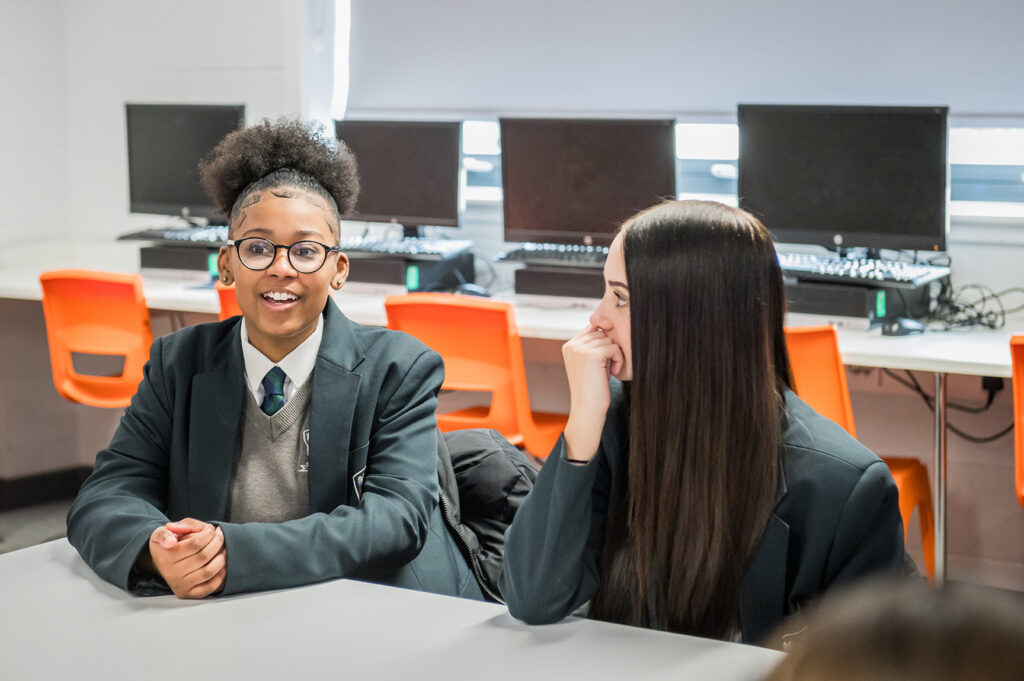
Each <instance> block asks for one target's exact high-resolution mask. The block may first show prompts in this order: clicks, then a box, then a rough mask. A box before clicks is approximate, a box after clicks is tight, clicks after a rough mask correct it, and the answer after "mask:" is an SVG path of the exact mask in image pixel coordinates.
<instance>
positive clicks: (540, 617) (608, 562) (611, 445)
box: [500, 201, 904, 642]
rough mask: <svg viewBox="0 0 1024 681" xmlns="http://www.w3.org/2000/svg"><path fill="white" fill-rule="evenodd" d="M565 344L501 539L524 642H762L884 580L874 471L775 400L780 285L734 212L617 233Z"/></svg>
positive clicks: (709, 206) (660, 217)
mask: <svg viewBox="0 0 1024 681" xmlns="http://www.w3.org/2000/svg"><path fill="white" fill-rule="evenodd" d="M604 274H605V280H606V282H605V295H604V298H603V299H602V300H601V302H600V304H599V305H598V307H597V309H596V310H595V311H594V313H593V314H592V315H591V317H590V324H589V325H588V326H587V328H585V329H583V330H582V331H581V332H580V333H579V334H577V335H576V336H575V337H574V338H573V339H572V340H570V341H569V342H568V343H566V344H565V346H564V347H563V350H562V353H563V356H564V358H565V365H566V371H567V373H568V378H569V390H570V413H569V420H568V423H567V424H566V428H565V432H564V434H563V437H562V439H561V440H560V441H559V442H558V444H557V445H556V446H555V449H554V451H553V452H552V453H551V455H550V456H549V457H548V459H547V461H546V463H545V465H544V468H543V470H542V471H541V473H540V476H539V477H538V479H537V483H536V487H534V489H533V491H532V492H531V493H530V495H529V496H528V497H527V499H526V501H525V502H524V504H523V506H522V507H521V508H520V509H519V512H518V513H517V514H516V516H515V518H514V520H513V522H512V526H511V527H510V528H509V531H508V533H507V535H506V545H505V563H504V567H503V570H502V574H501V580H500V587H501V591H502V595H503V596H504V598H505V600H506V601H507V602H508V606H509V610H510V611H511V613H512V614H513V615H514V616H516V617H518V618H520V619H523V620H525V621H527V622H530V623H544V622H552V621H556V620H559V619H561V618H563V617H565V616H566V615H569V614H570V613H572V612H574V611H576V610H577V609H578V608H580V607H581V606H583V605H584V604H589V605H588V610H587V614H588V615H589V616H590V617H593V618H597V619H603V620H609V621H612V622H620V623H625V624H632V625H636V626H642V627H652V628H656V629H663V630H667V631H674V632H680V633H687V634H695V635H699V636H706V637H714V638H723V639H735V640H743V641H747V642H760V641H762V640H764V638H765V636H766V635H767V634H768V633H769V632H770V631H772V630H773V629H775V628H776V627H777V626H778V625H780V624H781V623H782V622H783V620H784V619H785V618H786V617H788V616H789V615H791V614H794V613H796V612H797V611H799V609H800V608H801V607H802V606H803V605H804V604H805V603H806V602H808V601H810V600H812V599H814V598H816V597H817V596H818V595H819V594H821V593H822V592H823V591H825V590H827V589H829V588H831V587H833V586H834V585H837V584H841V583H843V582H848V581H851V580H854V579H858V578H860V577H862V576H864V575H868V574H874V573H887V572H889V573H891V572H896V573H899V572H900V570H901V569H902V566H903V561H904V550H903V530H902V524H901V520H900V514H899V508H898V504H897V492H896V486H895V484H894V483H893V481H892V477H891V475H890V474H889V471H888V469H887V468H886V466H885V464H884V463H883V462H882V461H881V459H879V458H877V457H876V456H875V455H874V454H872V453H871V452H870V451H868V450H867V449H865V448H864V447H863V446H861V445H860V444H859V443H858V442H857V441H856V440H854V439H853V438H852V437H850V436H849V435H848V434H847V433H846V431H844V430H843V429H842V428H840V427H839V426H837V425H836V424H834V423H832V422H831V421H828V420H826V419H825V418H823V417H821V416H819V415H818V414H817V413H815V412H814V411H812V410H811V409H810V408H809V407H808V406H807V405H806V404H804V402H802V401H801V400H800V398H798V397H797V396H796V395H795V394H794V393H793V391H792V390H791V386H790V383H791V382H790V375H789V360H788V357H787V354H786V346H785V338H784V334H783V325H782V322H783V314H784V310H785V297H784V290H783V282H782V275H781V273H780V270H779V266H778V260H777V257H776V254H775V249H774V247H773V245H772V241H771V236H770V235H769V233H768V231H767V230H766V229H765V228H764V226H763V225H761V223H760V222H758V221H757V220H756V219H755V218H754V217H752V216H751V215H749V214H748V213H746V212H744V211H742V210H739V209H736V208H730V207H727V206H724V205H721V204H717V203H711V202H702V201H670V202H666V203H663V204H661V205H658V206H655V207H653V208H651V209H649V210H647V211H645V212H642V213H640V214H639V215H636V216H635V217H633V218H631V219H630V220H628V221H627V222H626V223H625V224H624V225H623V227H622V229H621V231H620V233H619V234H618V235H617V236H616V237H615V240H614V241H613V242H612V245H611V248H610V250H609V254H608V259H607V261H606V264H605V269H604Z"/></svg>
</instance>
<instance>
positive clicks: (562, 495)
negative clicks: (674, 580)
mask: <svg viewBox="0 0 1024 681" xmlns="http://www.w3.org/2000/svg"><path fill="white" fill-rule="evenodd" d="M611 387H612V403H611V406H610V408H609V411H608V417H607V419H606V422H605V427H604V431H603V433H602V437H601V445H600V447H599V449H598V452H597V454H596V455H595V457H594V458H593V459H592V460H591V461H590V462H588V463H587V464H585V465H579V464H574V463H571V462H569V461H568V460H567V459H566V451H565V442H564V440H559V442H558V444H557V445H556V447H555V449H554V450H553V451H552V453H551V455H550V456H549V457H548V459H547V461H546V462H545V464H544V468H543V469H542V470H541V473H540V475H539V476H538V478H537V483H536V486H535V487H534V489H533V491H532V492H531V493H530V494H529V496H528V497H527V498H526V500H525V501H524V502H523V505H522V507H521V508H520V509H519V512H518V513H517V514H516V516H515V519H514V520H513V522H512V525H511V527H510V528H509V530H508V532H507V534H506V538H505V542H506V543H505V551H506V553H505V563H504V566H503V568H502V573H501V577H500V580H499V586H500V588H501V593H502V596H503V597H504V599H505V600H506V601H507V603H508V606H509V611H510V612H511V613H512V615H513V616H515V617H517V618H519V619H521V620H524V621H526V622H528V623H533V624H541V623H548V622H554V621H558V620H560V619H562V618H564V617H566V616H567V615H569V614H570V613H572V612H573V611H575V610H576V609H577V608H579V607H580V606H582V605H584V604H585V603H587V602H588V601H589V600H590V598H591V597H592V596H593V595H594V593H595V591H596V590H597V586H598V583H599V581H600V575H599V573H598V566H599V562H600V556H601V549H602V546H603V544H604V534H605V528H606V525H607V521H608V516H609V514H611V513H623V512H625V510H624V508H623V503H624V495H625V489H624V485H625V475H626V465H627V460H626V451H625V448H626V443H627V434H626V414H625V409H624V406H623V400H622V387H621V384H620V383H619V382H618V381H617V380H615V379H612V381H611ZM785 402H786V405H785V430H784V434H783V446H782V452H781V468H780V477H779V482H778V489H777V495H776V505H775V508H774V510H773V511H772V514H771V516H770V518H769V520H768V524H767V526H766V527H765V530H764V532H763V534H762V536H761V539H760V542H759V544H758V547H757V548H756V549H755V551H754V554H753V556H752V558H751V560H750V563H749V565H748V567H747V569H746V574H745V576H744V579H743V583H742V586H741V591H740V603H739V626H740V632H739V633H740V638H741V639H742V640H743V641H746V642H750V643H757V642H761V641H763V640H764V639H765V637H766V636H767V635H768V634H769V633H771V632H772V631H773V630H774V629H775V628H776V627H777V626H778V625H780V624H781V623H782V622H783V620H784V619H785V618H786V617H787V616H789V615H792V614H795V613H796V612H797V611H798V610H799V609H800V608H801V607H802V606H803V605H804V604H805V603H807V602H808V601H810V600H812V599H814V598H816V597H817V596H819V595H820V594H821V593H822V592H824V591H825V590H826V589H828V588H831V587H834V586H838V585H840V584H843V583H845V582H849V581H852V580H854V579H857V578H860V577H865V576H868V575H873V574H883V573H889V574H893V575H899V574H901V573H902V569H903V560H904V549H903V524H902V520H901V518H900V514H899V506H898V493H897V490H896V485H895V483H894V482H893V480H892V476H891V475H890V474H889V470H888V468H886V466H885V463H884V462H882V460H881V459H879V458H878V457H877V456H875V455H874V454H872V453H871V452H870V451H869V450H868V449H867V448H865V447H864V446H862V445H861V444H860V443H858V442H857V441H856V440H855V439H853V438H852V437H850V436H849V434H847V433H846V431H844V430H843V429H842V428H840V427H839V426H838V425H836V424H835V423H833V422H831V421H829V420H827V419H825V418H824V417H822V416H820V415H819V414H817V413H816V412H815V411H813V410H812V409H811V408H810V407H809V406H807V404H805V403H804V402H803V401H802V400H801V399H800V398H799V397H797V396H796V395H795V394H794V393H793V392H791V391H789V390H787V391H786V394H785Z"/></svg>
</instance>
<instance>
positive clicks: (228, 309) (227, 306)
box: [213, 281, 242, 321]
mask: <svg viewBox="0 0 1024 681" xmlns="http://www.w3.org/2000/svg"><path fill="white" fill-rule="evenodd" d="M213 288H215V289H216V290H217V298H218V299H219V300H220V312H218V314H217V318H218V319H220V320H221V321H224V320H225V319H230V318H231V317H240V316H241V315H242V308H240V307H238V298H237V297H236V296H235V287H234V286H226V285H225V284H222V283H221V282H220V281H215V282H214V283H213Z"/></svg>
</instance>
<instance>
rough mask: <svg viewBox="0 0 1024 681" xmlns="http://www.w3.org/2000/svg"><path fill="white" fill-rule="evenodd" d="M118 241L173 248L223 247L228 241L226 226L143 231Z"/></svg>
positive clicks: (120, 238)
mask: <svg viewBox="0 0 1024 681" xmlns="http://www.w3.org/2000/svg"><path fill="white" fill-rule="evenodd" d="M117 240H118V241H160V242H163V243H165V244H168V245H175V246H206V247H210V246H223V245H224V243H225V242H227V240H228V226H227V225H210V226H209V227H185V228H183V229H143V230H140V231H138V232H129V233H128V234H122V235H121V236H119V237H117Z"/></svg>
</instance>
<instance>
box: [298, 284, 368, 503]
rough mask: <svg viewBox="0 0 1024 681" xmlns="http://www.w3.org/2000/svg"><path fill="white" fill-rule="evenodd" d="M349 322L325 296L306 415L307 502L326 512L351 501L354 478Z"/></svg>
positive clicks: (354, 389) (355, 346) (357, 350)
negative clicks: (350, 461) (320, 335)
mask: <svg viewBox="0 0 1024 681" xmlns="http://www.w3.org/2000/svg"><path fill="white" fill-rule="evenodd" d="M352 327H353V323H352V322H351V321H349V320H348V319H347V318H346V317H345V315H343V314H342V313H341V311H340V310H338V309H337V307H336V306H335V304H334V302H333V301H332V300H331V299H328V301H327V306H326V307H325V308H324V337H323V340H322V341H321V343H320V351H319V353H318V354H317V358H316V368H315V369H314V371H313V399H312V406H311V409H310V414H309V505H310V508H311V509H312V510H313V511H323V512H325V513H329V512H330V511H332V510H334V509H335V508H336V507H337V506H338V505H340V504H349V505H352V506H355V505H357V504H358V502H359V499H358V495H357V494H356V493H355V491H354V490H355V488H354V485H355V484H357V483H356V482H355V480H351V479H350V478H353V477H354V475H357V474H359V471H354V472H350V471H349V460H348V454H349V447H350V444H351V442H350V440H351V431H352V419H353V414H354V412H355V408H356V398H357V396H358V394H359V382H360V376H359V374H357V373H353V369H355V368H356V367H357V366H358V365H359V364H360V363H361V362H362V361H363V358H364V357H365V354H364V353H363V350H362V347H361V346H360V345H359V342H358V340H357V339H356V336H355V333H354V332H353V329H352Z"/></svg>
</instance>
